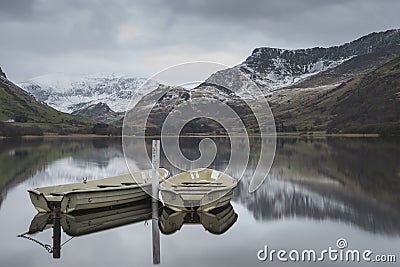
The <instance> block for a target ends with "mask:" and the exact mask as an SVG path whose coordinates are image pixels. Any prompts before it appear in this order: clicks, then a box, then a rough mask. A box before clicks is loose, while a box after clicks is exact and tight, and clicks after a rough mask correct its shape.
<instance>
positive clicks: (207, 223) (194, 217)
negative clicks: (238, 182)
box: [159, 203, 238, 235]
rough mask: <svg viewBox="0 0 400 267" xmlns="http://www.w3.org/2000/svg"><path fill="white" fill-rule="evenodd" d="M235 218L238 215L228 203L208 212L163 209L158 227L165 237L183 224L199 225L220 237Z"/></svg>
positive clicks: (233, 222)
mask: <svg viewBox="0 0 400 267" xmlns="http://www.w3.org/2000/svg"><path fill="white" fill-rule="evenodd" d="M237 218H238V215H237V214H236V212H235V210H234V209H233V207H232V205H231V204H230V203H228V204H227V205H225V206H223V207H219V208H216V209H213V210H211V211H208V212H196V211H193V212H176V211H173V210H172V209H169V208H167V207H164V208H163V211H162V213H161V216H160V220H159V225H160V231H161V232H162V233H163V234H165V235H169V234H173V233H175V232H176V231H178V230H180V229H181V228H182V226H183V225H184V224H201V225H202V226H203V227H204V229H205V230H207V231H209V232H210V233H212V234H216V235H220V234H223V233H225V232H226V231H228V229H229V228H231V227H232V225H233V224H235V222H236V220H237Z"/></svg>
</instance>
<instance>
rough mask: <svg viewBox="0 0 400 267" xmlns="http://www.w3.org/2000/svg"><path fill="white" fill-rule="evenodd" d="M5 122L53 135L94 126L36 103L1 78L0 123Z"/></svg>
mask: <svg viewBox="0 0 400 267" xmlns="http://www.w3.org/2000/svg"><path fill="white" fill-rule="evenodd" d="M4 121H15V122H14V123H7V124H8V125H11V124H12V126H21V127H24V126H25V127H28V126H36V127H39V128H40V129H42V130H44V131H45V132H53V133H58V132H60V131H61V130H63V129H65V130H69V131H78V130H80V129H82V128H84V127H91V126H92V125H93V124H94V121H92V120H90V119H86V118H82V117H79V116H73V115H70V114H66V113H63V112H60V111H57V110H55V109H54V108H52V107H49V106H47V105H46V104H44V103H40V102H38V101H36V99H35V98H34V97H33V96H32V95H30V94H28V93H27V92H25V91H24V90H22V89H21V88H19V87H18V86H16V85H15V84H14V83H12V82H11V81H9V80H8V79H6V78H5V77H4V76H1V77H0V122H4ZM2 128H3V127H2Z"/></svg>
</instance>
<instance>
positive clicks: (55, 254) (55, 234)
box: [53, 205, 61, 259]
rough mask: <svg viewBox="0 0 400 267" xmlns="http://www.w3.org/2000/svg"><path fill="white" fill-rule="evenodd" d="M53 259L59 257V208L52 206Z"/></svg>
mask: <svg viewBox="0 0 400 267" xmlns="http://www.w3.org/2000/svg"><path fill="white" fill-rule="evenodd" d="M53 215H54V216H53V258H54V259H59V258H60V257H61V222H60V220H61V207H60V206H59V205H56V206H54V209H53Z"/></svg>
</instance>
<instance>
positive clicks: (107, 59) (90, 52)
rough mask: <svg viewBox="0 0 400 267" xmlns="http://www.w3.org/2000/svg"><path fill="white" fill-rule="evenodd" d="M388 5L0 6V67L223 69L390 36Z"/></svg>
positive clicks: (297, 1)
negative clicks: (258, 51) (257, 57)
mask: <svg viewBox="0 0 400 267" xmlns="http://www.w3.org/2000/svg"><path fill="white" fill-rule="evenodd" d="M399 10H400V1H398V0H287V1H284V0H276V1H273V0H247V1H246V0H141V1H139V0H137V1H132V0H110V1H107V0H85V1H82V0H68V1H67V0H65V1H58V0H0V23H1V32H0V34H1V35H0V66H1V67H2V68H3V70H4V71H5V72H6V74H7V75H8V77H9V78H11V79H12V80H14V81H16V82H19V81H23V80H26V79H29V78H32V77H35V76H39V75H42V74H47V73H55V72H57V73H71V74H86V73H95V72H117V73H127V74H133V75H135V76H140V77H149V76H150V75H152V74H154V73H155V72H158V71H160V70H161V69H163V68H166V67H168V66H171V65H173V64H178V63H182V62H187V61H191V60H210V61H216V62H220V63H223V64H226V65H229V66H233V65H236V64H238V63H240V62H242V61H243V60H244V59H245V58H246V57H247V56H248V55H249V54H251V52H252V50H253V49H254V48H255V47H260V46H269V47H280V48H306V47H314V46H330V45H338V44H342V43H344V42H348V41H351V40H353V39H356V38H358V37H360V36H362V35H365V34H368V33H370V32H373V31H382V30H386V29H392V28H400V16H399Z"/></svg>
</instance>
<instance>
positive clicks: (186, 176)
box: [160, 168, 237, 212]
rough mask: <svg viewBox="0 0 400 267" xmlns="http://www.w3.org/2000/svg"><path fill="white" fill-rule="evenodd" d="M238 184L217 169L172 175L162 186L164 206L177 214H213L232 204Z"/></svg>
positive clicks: (203, 169)
mask: <svg viewBox="0 0 400 267" xmlns="http://www.w3.org/2000/svg"><path fill="white" fill-rule="evenodd" d="M236 185H237V181H236V180H235V179H233V178H232V177H230V176H229V175H227V174H225V173H222V172H220V171H217V170H212V169H207V168H201V169H195V170H191V171H187V172H183V173H180V174H177V175H175V176H172V177H171V178H169V179H168V180H166V181H164V182H162V183H161V184H160V191H161V197H162V200H163V202H164V204H165V205H166V206H167V207H169V208H171V209H173V210H175V211H187V210H198V211H204V212H206V211H209V210H212V209H215V208H218V207H222V206H225V205H227V204H228V203H229V201H230V200H231V198H232V195H233V189H234V188H235V187H236Z"/></svg>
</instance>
